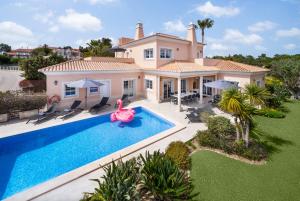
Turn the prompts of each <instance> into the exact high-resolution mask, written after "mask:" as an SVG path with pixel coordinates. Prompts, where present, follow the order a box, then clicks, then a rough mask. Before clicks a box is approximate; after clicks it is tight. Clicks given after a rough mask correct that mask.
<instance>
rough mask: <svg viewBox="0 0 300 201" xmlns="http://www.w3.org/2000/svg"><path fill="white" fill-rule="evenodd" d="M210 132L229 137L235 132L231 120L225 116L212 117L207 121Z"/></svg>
mask: <svg viewBox="0 0 300 201" xmlns="http://www.w3.org/2000/svg"><path fill="white" fill-rule="evenodd" d="M207 127H208V132H209V133H211V134H213V135H216V136H219V137H227V136H230V135H232V134H233V133H234V132H235V128H234V126H233V125H232V124H231V123H230V120H229V119H227V118H225V117H220V116H218V117H210V118H209V119H208V123H207Z"/></svg>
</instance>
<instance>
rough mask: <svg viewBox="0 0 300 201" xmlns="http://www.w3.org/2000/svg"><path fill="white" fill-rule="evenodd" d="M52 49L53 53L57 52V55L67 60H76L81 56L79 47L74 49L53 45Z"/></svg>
mask: <svg viewBox="0 0 300 201" xmlns="http://www.w3.org/2000/svg"><path fill="white" fill-rule="evenodd" d="M51 49H52V51H53V53H57V55H59V56H62V57H63V58H65V59H67V60H76V59H80V58H81V54H80V50H79V49H73V48H71V47H64V48H60V47H58V48H57V47H52V48H51Z"/></svg>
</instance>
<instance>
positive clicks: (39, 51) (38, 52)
mask: <svg viewBox="0 0 300 201" xmlns="http://www.w3.org/2000/svg"><path fill="white" fill-rule="evenodd" d="M50 54H52V50H51V49H50V48H49V47H48V45H46V44H44V45H43V46H42V47H38V48H35V49H34V50H33V51H32V56H33V57H38V56H49V55H50Z"/></svg>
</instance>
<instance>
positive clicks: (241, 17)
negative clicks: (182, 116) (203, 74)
mask: <svg viewBox="0 0 300 201" xmlns="http://www.w3.org/2000/svg"><path fill="white" fill-rule="evenodd" d="M207 17H209V18H211V19H213V20H214V21H215V23H214V26H213V27H212V28H210V29H207V30H206V33H205V42H206V43H207V45H206V47H205V51H204V54H205V56H213V55H228V54H231V55H232V54H244V55H253V56H257V55H260V54H262V53H266V54H267V55H269V56H272V55H274V54H298V53H300V0H209V1H208V0H163V1H162V0H151V1H149V0H23V1H21V0H1V3H0V43H6V44H9V45H11V46H12V47H13V48H20V47H23V48H27V47H29V48H33V47H37V46H40V45H42V44H48V45H49V46H61V47H63V46H68V45H70V46H72V47H74V48H77V47H78V46H79V45H81V46H85V45H86V43H87V42H89V41H90V40H91V39H99V38H102V37H108V38H111V39H112V41H113V43H114V44H117V40H118V38H119V37H122V36H127V37H134V32H135V25H136V23H137V22H142V23H143V25H144V33H145V35H150V34H153V33H157V32H160V33H168V34H174V35H177V36H179V37H182V38H185V37H186V30H187V25H188V24H190V23H191V22H193V23H196V22H197V20H198V19H204V18H207ZM197 39H198V40H199V41H200V40H201V37H200V31H199V30H197Z"/></svg>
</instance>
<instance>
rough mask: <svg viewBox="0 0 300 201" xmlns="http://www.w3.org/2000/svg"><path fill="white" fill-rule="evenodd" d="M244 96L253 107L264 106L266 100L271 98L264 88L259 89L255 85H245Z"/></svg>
mask: <svg viewBox="0 0 300 201" xmlns="http://www.w3.org/2000/svg"><path fill="white" fill-rule="evenodd" d="M244 94H245V96H246V98H247V100H248V101H249V103H250V104H251V105H252V106H253V107H255V106H263V105H265V103H266V100H267V99H268V98H269V97H270V96H271V94H270V93H269V92H268V90H267V89H266V88H262V87H259V86H257V85H256V84H247V85H246V86H245V91H244Z"/></svg>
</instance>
